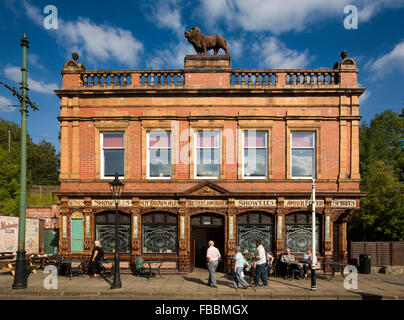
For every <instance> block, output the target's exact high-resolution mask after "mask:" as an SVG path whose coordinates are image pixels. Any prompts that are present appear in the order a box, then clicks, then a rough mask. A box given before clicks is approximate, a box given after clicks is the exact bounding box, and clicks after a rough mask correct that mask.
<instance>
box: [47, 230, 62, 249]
mask: <svg viewBox="0 0 404 320" xmlns="http://www.w3.org/2000/svg"><path fill="white" fill-rule="evenodd" d="M55 247H56V248H58V247H59V229H45V230H44V251H45V253H46V254H53V252H54V249H55Z"/></svg>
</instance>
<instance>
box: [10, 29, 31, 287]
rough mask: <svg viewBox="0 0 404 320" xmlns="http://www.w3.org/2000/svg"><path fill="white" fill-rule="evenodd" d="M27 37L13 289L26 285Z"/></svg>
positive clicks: (25, 40)
mask: <svg viewBox="0 0 404 320" xmlns="http://www.w3.org/2000/svg"><path fill="white" fill-rule="evenodd" d="M28 43H29V42H28V39H27V37H26V36H25V34H24V37H23V38H22V39H21V47H22V68H21V71H22V81H21V95H22V99H21V154H20V199H19V207H18V208H19V209H18V213H19V220H18V251H17V258H16V265H15V276H14V282H13V285H12V288H13V289H25V288H26V287H27V270H26V267H25V207H26V192H27V112H28V111H27V91H28V85H27V51H28Z"/></svg>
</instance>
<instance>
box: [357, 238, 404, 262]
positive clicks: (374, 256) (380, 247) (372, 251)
mask: <svg viewBox="0 0 404 320" xmlns="http://www.w3.org/2000/svg"><path fill="white" fill-rule="evenodd" d="M362 253H364V254H369V255H370V260H371V265H372V267H380V266H404V242H354V241H351V244H350V259H351V260H356V261H357V262H358V263H359V255H360V254H362Z"/></svg>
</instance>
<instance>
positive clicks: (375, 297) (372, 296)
mask: <svg viewBox="0 0 404 320" xmlns="http://www.w3.org/2000/svg"><path fill="white" fill-rule="evenodd" d="M348 291H349V292H351V293H355V294H359V295H360V296H361V297H362V300H382V298H383V296H379V295H378V294H373V293H366V292H355V291H350V290H348Z"/></svg>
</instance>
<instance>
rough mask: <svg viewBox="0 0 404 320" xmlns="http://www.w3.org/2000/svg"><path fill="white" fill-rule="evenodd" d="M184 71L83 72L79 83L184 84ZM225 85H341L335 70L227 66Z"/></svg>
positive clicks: (91, 85)
mask: <svg viewBox="0 0 404 320" xmlns="http://www.w3.org/2000/svg"><path fill="white" fill-rule="evenodd" d="M185 73H186V71H185V70H181V69H179V70H133V71H132V70H122V71H119V70H112V71H104V70H103V71H82V72H80V86H82V87H88V88H106V87H107V88H122V87H132V88H139V87H140V88H172V87H182V88H183V87H186V85H185ZM224 73H228V74H229V79H230V80H229V84H228V87H235V88H276V87H285V86H286V87H289V86H291V87H324V86H338V85H339V84H340V71H339V70H338V69H229V70H225V71H224Z"/></svg>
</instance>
